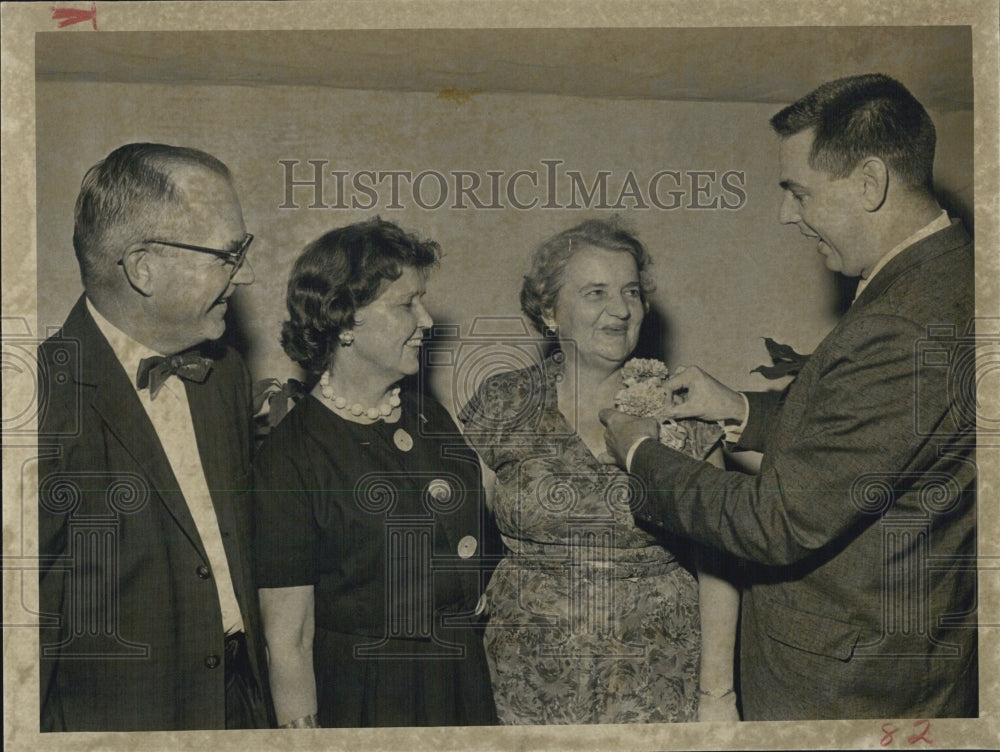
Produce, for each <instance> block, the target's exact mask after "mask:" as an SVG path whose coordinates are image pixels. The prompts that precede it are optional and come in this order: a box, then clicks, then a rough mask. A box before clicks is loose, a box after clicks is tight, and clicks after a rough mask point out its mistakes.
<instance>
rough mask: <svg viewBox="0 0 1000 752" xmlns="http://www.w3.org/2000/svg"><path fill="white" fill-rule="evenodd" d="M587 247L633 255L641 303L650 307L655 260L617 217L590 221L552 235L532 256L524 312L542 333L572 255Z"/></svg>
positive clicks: (524, 291)
mask: <svg viewBox="0 0 1000 752" xmlns="http://www.w3.org/2000/svg"><path fill="white" fill-rule="evenodd" d="M586 246H593V247H595V248H602V249H604V250H606V251H622V252H623V253H628V254H631V256H632V258H633V259H635V267H636V269H637V270H638V271H639V283H640V290H641V292H642V302H643V305H644V306H648V304H649V303H648V296H649V294H650V293H651V292H653V290H654V289H655V285H654V284H653V282H652V280H651V279H650V278H649V273H648V271H647V269H648V267H649V265H650V264H652V263H653V260H652V258H651V257H650V255H649V252H648V251H647V250H646V247H645V246H644V245H643V244H642V243H641V242H640V241H639V239H638V238H637V237H636V236H635V235H633V234H632V233H631V232H630V231H629V230H628V229H626V228H625V226H624V224H623V222H622V221H621V219H619V218H618V217H612V218H611V219H588V220H586V221H584V222H581V223H580V224H578V225H576V226H574V227H570V228H569V229H568V230H563V231H562V232H560V233H559V234H558V235H553V236H552V237H551V238H549V239H548V240H546V241H544V242H543V243H542V244H541V245H540V246H538V248H536V249H535V252H534V253H533V254H532V255H531V269H530V270H529V271H528V274H527V275H525V277H524V283H523V284H522V285H521V310H522V311H523V312H524V314H525V315H526V316H527V317H528V318H529V319H530V320H531V323H532V325H533V326H534V327H535V329H537V330H538V331H539V332H540V333H542V334H547V333H548V332H546V326H545V321H544V316H545V314H546V312H548V311H551V310H552V308H553V307H554V306H555V303H556V298H557V297H558V296H559V290H560V289H561V288H562V283H563V272H564V271H565V269H566V264H568V263H569V260H570V259H571V258H573V254H575V253H576V252H577V251H579V250H580V249H581V248H584V247H586Z"/></svg>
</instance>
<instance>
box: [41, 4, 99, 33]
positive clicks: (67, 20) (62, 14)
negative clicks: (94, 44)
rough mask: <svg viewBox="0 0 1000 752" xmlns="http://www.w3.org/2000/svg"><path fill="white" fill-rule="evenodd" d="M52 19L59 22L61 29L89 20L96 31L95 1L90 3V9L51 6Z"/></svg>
mask: <svg viewBox="0 0 1000 752" xmlns="http://www.w3.org/2000/svg"><path fill="white" fill-rule="evenodd" d="M52 20H53V21H58V22H59V28H60V29H63V28H65V27H67V26H72V25H73V24H78V23H85V22H87V21H90V23H91V24H92V25H93V27H94V31H97V3H91V4H90V10H80V9H79V8H57V7H55V6H52Z"/></svg>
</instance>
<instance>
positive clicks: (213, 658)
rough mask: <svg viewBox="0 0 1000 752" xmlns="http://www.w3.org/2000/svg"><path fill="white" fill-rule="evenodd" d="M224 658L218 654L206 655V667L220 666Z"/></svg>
mask: <svg viewBox="0 0 1000 752" xmlns="http://www.w3.org/2000/svg"><path fill="white" fill-rule="evenodd" d="M220 663H222V660H221V659H220V658H219V656H217V655H208V656H205V668H218V667H219V664H220Z"/></svg>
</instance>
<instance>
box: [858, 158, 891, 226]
mask: <svg viewBox="0 0 1000 752" xmlns="http://www.w3.org/2000/svg"><path fill="white" fill-rule="evenodd" d="M858 177H859V178H860V180H861V191H862V194H861V195H862V199H861V200H862V206H863V207H864V209H865V211H867V212H875V211H878V210H879V209H880V208H881V207H882V204H884V203H885V198H886V195H887V194H888V191H889V170H888V169H887V168H886V166H885V162H883V161H882V160H881V159H879V158H878V157H868V158H867V159H865V161H864V162H862V163H861V165H860V166H859V167H858Z"/></svg>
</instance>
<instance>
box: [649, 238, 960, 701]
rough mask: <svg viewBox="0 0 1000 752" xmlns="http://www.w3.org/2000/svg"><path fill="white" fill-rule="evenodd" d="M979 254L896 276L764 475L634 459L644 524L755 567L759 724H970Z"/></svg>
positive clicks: (793, 393) (818, 363)
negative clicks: (957, 719) (943, 720)
mask: <svg viewBox="0 0 1000 752" xmlns="http://www.w3.org/2000/svg"><path fill="white" fill-rule="evenodd" d="M973 315H974V307H973V253H972V242H971V240H970V239H969V237H968V235H967V234H966V233H965V231H964V230H963V229H962V227H961V225H960V224H959V223H957V222H955V223H953V224H952V226H951V227H950V228H948V229H945V230H942V231H940V232H938V233H935V234H933V235H931V236H930V237H928V238H926V239H924V240H922V241H920V242H918V243H916V244H914V245H913V246H911V247H910V248H908V249H906V250H905V251H904V252H903V253H901V254H900V255H899V256H897V257H896V258H894V259H893V260H892V261H890V262H889V263H888V264H887V265H886V266H885V267H884V268H883V269H882V270H881V271H880V272H879V273H878V274H877V275H876V276H875V278H874V279H872V281H871V284H870V285H869V286H868V287H867V288H866V289H865V290H864V291H863V292H862V294H861V295H860V296H859V297H858V299H857V300H856V301H855V302H854V304H853V305H852V307H851V308H850V310H849V311H848V312H847V314H845V316H844V317H843V318H842V319H841V320H840V322H839V323H838V324H837V326H836V327H835V328H834V329H833V331H832V332H831V333H830V334H829V335H828V336H827V337H826V338H825V339H824V340H823V341H822V342H821V343H820V345H819V347H818V348H817V349H816V351H815V352H814V353H813V354H812V355H811V356H810V357H809V359H808V361H807V363H806V364H805V365H804V366H803V368H802V370H801V372H800V373H799V375H798V376H797V377H796V378H795V380H794V381H793V382H792V383H791V384H790V386H789V388H788V389H787V390H786V391H785V392H784V393H783V394H777V393H760V394H749V395H748V397H749V399H750V405H751V409H750V418H749V422H748V425H747V428H746V431H745V432H744V434H743V438H742V440H741V447H742V448H747V449H757V450H760V451H762V452H763V457H762V461H761V467H760V472H759V474H757V475H756V476H747V475H742V474H739V473H733V472H725V471H721V470H718V469H716V468H713V467H711V466H709V465H707V464H704V463H697V462H695V461H693V460H690V459H688V458H686V457H683V456H681V455H680V454H678V453H675V452H673V451H671V450H669V449H667V448H665V447H663V446H661V445H660V444H658V443H657V442H654V441H645V442H643V443H642V444H640V445H639V447H638V448H637V449H636V452H635V454H634V457H633V461H632V468H631V469H632V472H633V473H635V474H637V475H638V476H639V477H640V478H641V479H643V480H644V482H645V483H646V487H647V490H648V493H647V498H646V501H645V504H646V506H645V508H644V509H642V510H641V511H640V512H639V515H640V517H645V518H646V519H648V520H651V521H653V522H657V523H659V524H662V525H663V526H664V527H666V528H667V529H669V530H672V531H676V532H680V533H683V534H685V535H687V536H689V537H692V538H694V539H696V540H698V541H700V542H702V543H704V544H707V545H709V546H714V547H717V548H719V549H723V550H726V551H728V552H730V553H732V554H735V555H737V556H740V557H742V558H743V559H746V560H749V561H750V562H753V563H754V564H753V565H752V566H750V568H749V572H750V577H749V585H748V588H747V590H746V591H745V593H744V598H743V618H742V627H741V635H740V641H741V689H742V696H743V707H744V716H745V718H746V719H748V720H767V719H810V718H864V717H869V718H872V717H874V718H898V717H907V716H913V717H947V716H970V715H975V714H976V712H977V658H976V633H975V627H976V620H975V615H974V608H975V603H976V598H975V575H974V571H973V568H974V557H975V520H976V518H975V515H976V512H975V478H976V467H975V464H974V463H975V427H974V402H970V400H972V399H973V398H974V397H973V395H971V394H970V389H971V388H974V379H972V380H970V379H969V377H970V376H971V375H972V373H974V372H973V371H972V370H971V367H972V362H973V360H972V357H971V356H972V351H971V344H970V340H971V337H970V338H969V339H965V338H966V335H969V334H970V332H971V330H970V325H971V323H972V321H973Z"/></svg>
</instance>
